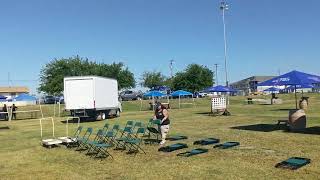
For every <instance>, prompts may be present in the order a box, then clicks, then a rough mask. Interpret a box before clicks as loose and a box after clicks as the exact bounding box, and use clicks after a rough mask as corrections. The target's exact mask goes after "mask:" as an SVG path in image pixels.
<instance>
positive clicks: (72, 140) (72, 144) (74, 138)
mask: <svg viewBox="0 0 320 180" xmlns="http://www.w3.org/2000/svg"><path fill="white" fill-rule="evenodd" d="M82 129H83V127H82V126H79V127H78V128H77V129H76V131H75V132H74V134H73V136H72V137H68V138H69V139H70V142H69V143H67V148H72V147H75V145H76V144H77V140H78V138H79V137H80V134H81V131H82Z"/></svg>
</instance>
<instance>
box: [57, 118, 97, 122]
mask: <svg viewBox="0 0 320 180" xmlns="http://www.w3.org/2000/svg"><path fill="white" fill-rule="evenodd" d="M96 121H98V120H97V119H96V118H94V117H81V118H80V123H87V122H96ZM60 122H62V123H67V120H64V121H60ZM68 123H78V119H77V118H74V119H70V120H69V121H68Z"/></svg>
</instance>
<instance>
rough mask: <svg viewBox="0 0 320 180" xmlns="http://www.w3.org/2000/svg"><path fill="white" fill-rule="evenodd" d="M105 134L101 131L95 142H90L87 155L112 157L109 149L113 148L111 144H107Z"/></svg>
mask: <svg viewBox="0 0 320 180" xmlns="http://www.w3.org/2000/svg"><path fill="white" fill-rule="evenodd" d="M104 136H105V133H104V131H103V129H99V130H98V132H97V134H96V137H95V138H94V140H92V141H90V140H88V142H87V144H88V146H89V148H88V152H87V155H93V154H95V157H100V156H99V155H100V154H101V155H103V157H107V156H111V157H112V155H111V154H110V153H109V152H108V151H107V148H109V147H112V145H111V144H109V143H106V142H105V141H104Z"/></svg>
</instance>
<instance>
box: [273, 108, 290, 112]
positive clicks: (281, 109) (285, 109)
mask: <svg viewBox="0 0 320 180" xmlns="http://www.w3.org/2000/svg"><path fill="white" fill-rule="evenodd" d="M290 110H293V108H291V109H289V108H280V109H272V110H271V111H290Z"/></svg>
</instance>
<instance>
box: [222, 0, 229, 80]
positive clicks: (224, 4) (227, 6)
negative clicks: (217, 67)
mask: <svg viewBox="0 0 320 180" xmlns="http://www.w3.org/2000/svg"><path fill="white" fill-rule="evenodd" d="M228 9H229V5H228V4H227V3H226V2H225V1H224V0H223V1H222V2H221V4H220V10H222V22H223V38H224V68H225V73H226V86H229V82H228V69H227V37H226V23H225V18H224V13H225V11H226V10H228Z"/></svg>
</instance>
